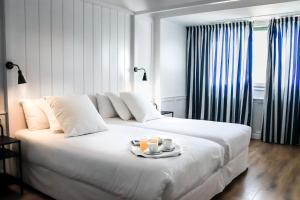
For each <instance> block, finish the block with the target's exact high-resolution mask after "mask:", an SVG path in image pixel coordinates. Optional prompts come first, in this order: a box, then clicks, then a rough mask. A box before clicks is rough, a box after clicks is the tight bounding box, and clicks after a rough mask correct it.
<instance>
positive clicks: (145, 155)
mask: <svg viewBox="0 0 300 200" xmlns="http://www.w3.org/2000/svg"><path fill="white" fill-rule="evenodd" d="M159 148H162V147H159ZM148 152H149V150H146V151H145V152H142V151H141V150H140V147H139V146H133V145H131V153H133V154H134V155H136V156H138V157H143V158H168V157H176V156H180V155H181V149H180V146H179V145H177V144H174V149H173V151H168V152H164V151H162V150H160V151H159V152H158V153H155V154H149V153H148Z"/></svg>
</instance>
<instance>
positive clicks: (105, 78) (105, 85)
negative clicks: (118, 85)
mask: <svg viewBox="0 0 300 200" xmlns="http://www.w3.org/2000/svg"><path fill="white" fill-rule="evenodd" d="M109 37H110V10H109V8H105V7H103V8H102V89H103V91H104V92H106V91H109V89H110V88H109V85H110V82H109V78H110V77H109V67H110V63H109V51H110V50H109V49H110V46H109Z"/></svg>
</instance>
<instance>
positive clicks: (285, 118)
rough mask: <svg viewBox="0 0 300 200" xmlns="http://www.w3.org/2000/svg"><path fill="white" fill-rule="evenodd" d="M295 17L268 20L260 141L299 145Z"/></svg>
mask: <svg viewBox="0 0 300 200" xmlns="http://www.w3.org/2000/svg"><path fill="white" fill-rule="evenodd" d="M299 19H300V18H299V17H287V18H282V19H273V20H271V23H270V26H269V47H268V48H269V50H268V52H269V53H268V66H267V84H266V95H265V107H264V123H263V130H262V132H263V134H262V139H263V141H265V142H271V143H280V144H300V32H299V29H300V25H299Z"/></svg>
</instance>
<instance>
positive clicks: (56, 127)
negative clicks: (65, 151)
mask: <svg viewBox="0 0 300 200" xmlns="http://www.w3.org/2000/svg"><path fill="white" fill-rule="evenodd" d="M44 99H45V100H44V102H43V103H42V104H41V106H40V107H41V108H42V110H43V111H44V113H45V114H46V116H47V118H48V121H49V125H50V130H51V131H52V132H54V133H62V132H63V130H62V127H61V126H60V124H59V122H58V121H57V119H56V117H55V115H54V112H53V110H52V108H51V107H50V105H49V103H48V102H47V97H44Z"/></svg>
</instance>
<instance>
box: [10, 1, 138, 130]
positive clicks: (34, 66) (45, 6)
mask: <svg viewBox="0 0 300 200" xmlns="http://www.w3.org/2000/svg"><path fill="white" fill-rule="evenodd" d="M95 2H96V1H87V0H74V1H63V0H57V1H51V0H45V1H19V0H6V1H5V27H6V30H5V31H6V56H7V60H8V61H12V62H14V63H16V64H18V65H19V66H20V68H21V70H22V71H23V74H24V76H25V78H26V81H27V84H22V85H18V84H17V70H16V69H12V70H7V103H8V119H9V127H10V135H14V133H15V132H16V131H17V130H19V129H23V128H26V123H25V120H24V114H23V110H22V108H21V106H20V103H19V102H20V100H21V99H23V98H40V97H42V96H46V95H73V94H95V93H98V92H105V91H113V92H118V91H121V90H131V89H132V82H133V81H132V76H133V70H132V68H131V66H132V57H131V56H130V55H131V49H132V44H131V23H132V22H131V15H132V14H131V13H130V12H128V11H126V10H124V9H119V8H116V7H110V6H108V5H101V4H98V3H95Z"/></svg>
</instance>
